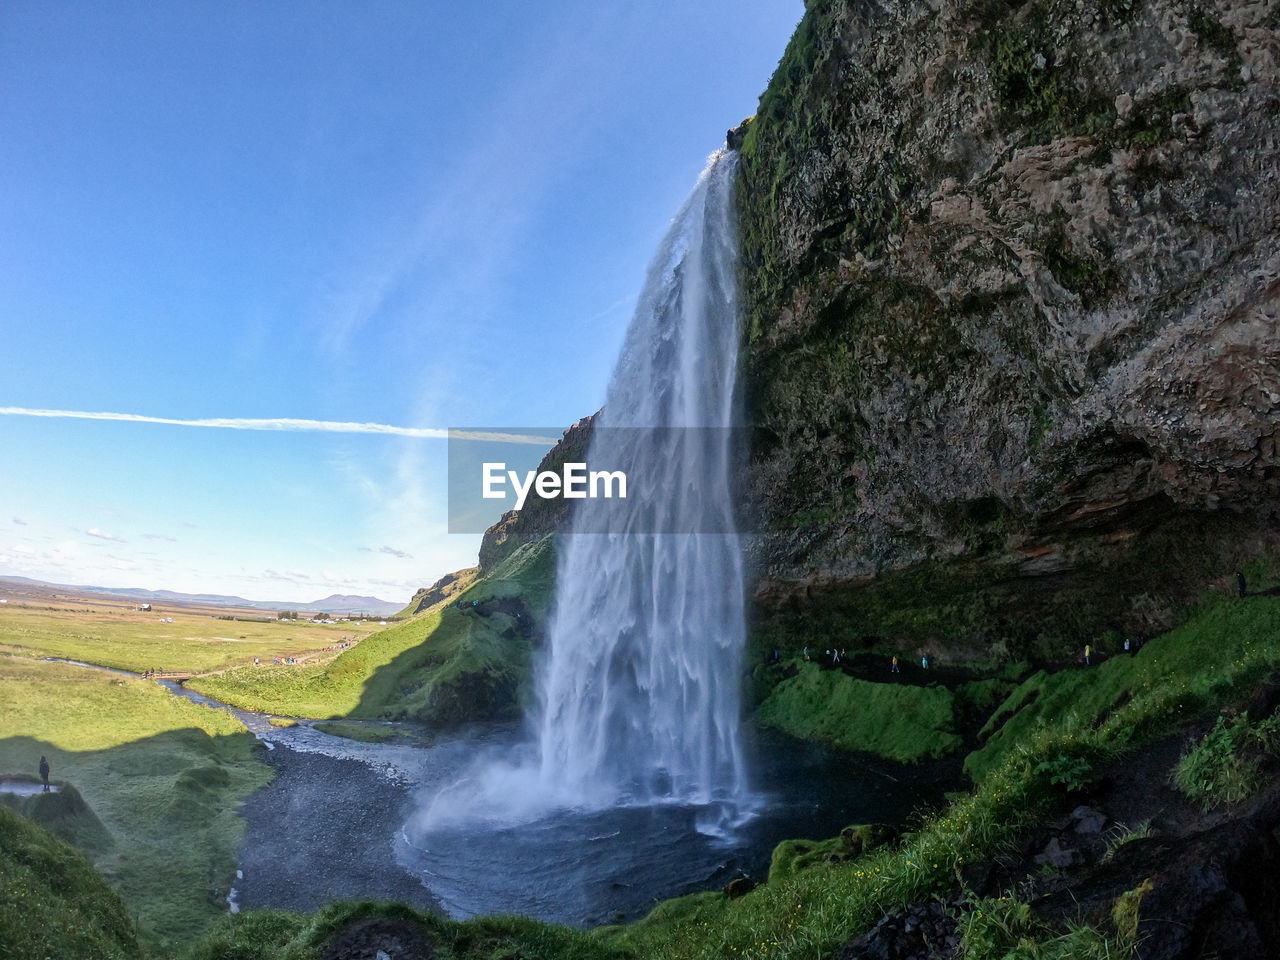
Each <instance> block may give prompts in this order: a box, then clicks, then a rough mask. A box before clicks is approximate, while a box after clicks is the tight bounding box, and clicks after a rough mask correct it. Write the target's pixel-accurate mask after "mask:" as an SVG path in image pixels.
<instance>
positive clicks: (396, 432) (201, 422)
mask: <svg viewBox="0 0 1280 960" xmlns="http://www.w3.org/2000/svg"><path fill="white" fill-rule="evenodd" d="M0 415H3V416H11V417H40V418H43V419H50V420H109V421H116V422H122V423H158V424H164V425H167V426H175V427H205V428H212V429H218V430H256V431H262V432H280V433H364V434H374V435H379V436H395V437H411V438H413V439H416V440H448V439H450V438H453V439H455V440H477V441H484V442H489V443H530V444H556V443H558V442H559V441H560V438H559V437H538V436H529V435H524V434H516V433H503V432H501V431H496V430H467V429H446V428H443V427H399V426H394V425H393V424H388V423H369V422H356V421H350V420H308V419H303V418H298V417H206V418H201V419H195V420H187V419H181V418H178V417H153V416H148V415H146V414H141V413H113V412H109V411H94V410H49V409H42V408H35V407H0Z"/></svg>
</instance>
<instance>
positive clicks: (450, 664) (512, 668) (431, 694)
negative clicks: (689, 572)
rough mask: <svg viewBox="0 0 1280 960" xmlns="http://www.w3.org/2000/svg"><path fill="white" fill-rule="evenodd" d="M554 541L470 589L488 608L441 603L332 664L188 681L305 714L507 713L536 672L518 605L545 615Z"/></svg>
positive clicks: (435, 717) (244, 703)
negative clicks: (517, 614) (482, 611)
mask: <svg viewBox="0 0 1280 960" xmlns="http://www.w3.org/2000/svg"><path fill="white" fill-rule="evenodd" d="M554 575H555V550H554V546H553V544H552V543H551V541H549V540H545V541H540V542H539V543H536V544H529V545H527V546H525V547H522V548H521V549H520V550H519V551H517V552H516V553H515V554H513V555H512V556H511V557H509V558H508V559H507V560H505V561H503V563H502V564H500V565H499V566H498V567H497V568H496V569H495V570H494V571H493V572H492V573H490V574H489V575H488V576H486V577H485V578H484V579H482V580H479V581H477V582H476V583H474V584H473V585H472V586H471V587H470V588H468V589H467V590H466V591H465V592H464V593H463V594H462V595H461V600H462V603H463V604H464V605H465V604H469V603H471V602H472V601H473V600H474V601H477V602H479V603H481V604H483V605H485V611H486V613H487V614H488V615H487V616H478V615H476V614H475V613H473V612H471V611H470V610H465V609H459V608H458V607H457V606H456V605H455V604H454V603H453V602H446V603H444V604H441V605H437V606H436V607H435V608H433V609H431V610H428V611H426V612H425V613H422V614H420V615H418V616H416V617H414V618H413V619H412V620H409V621H407V622H405V623H402V624H398V625H397V626H394V627H390V628H388V629H386V630H383V631H381V632H379V633H376V634H373V635H371V636H369V637H367V638H366V639H365V640H363V641H362V642H361V643H360V644H359V645H357V646H355V647H353V648H351V649H349V650H346V651H344V652H343V653H342V654H341V655H340V656H338V657H337V658H336V659H335V660H333V661H331V662H329V663H326V664H315V665H307V664H301V665H298V666H290V667H276V666H274V665H272V666H263V667H258V668H254V667H246V668H242V669H239V670H233V671H228V672H227V673H224V674H220V675H218V676H213V677H203V678H201V679H199V680H196V681H192V682H191V683H190V684H189V686H190V687H191V688H192V689H194V690H198V691H199V692H200V693H203V694H206V695H208V696H210V697H215V698H217V699H218V700H222V701H224V702H226V703H233V704H235V705H237V706H241V707H246V708H248V709H252V710H263V711H267V712H270V713H281V714H288V715H291V716H302V717H330V718H336V717H344V716H355V717H379V718H387V719H406V718H412V719H419V720H423V721H429V722H437V723H440V722H444V723H448V722H457V721H460V720H466V719H483V718H485V717H487V716H490V717H491V716H504V715H509V714H510V713H512V712H513V711H514V710H515V709H516V708H517V707H518V704H519V699H520V696H521V690H522V688H523V686H524V684H525V683H527V679H528V673H529V656H530V647H529V642H528V641H527V640H525V639H523V638H522V637H521V636H520V631H519V630H518V629H517V627H518V626H520V624H518V622H517V618H515V617H514V615H513V614H509V613H505V612H502V611H501V610H499V609H497V607H498V606H501V605H503V603H504V602H505V604H507V605H509V607H510V609H516V605H519V606H520V607H522V608H523V609H525V610H527V611H528V614H529V615H530V616H531V617H532V618H533V619H534V620H536V621H538V622H542V621H543V620H544V619H545V617H546V614H547V611H548V609H549V607H550V602H551V583H552V580H553V578H554Z"/></svg>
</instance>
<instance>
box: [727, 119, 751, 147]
mask: <svg viewBox="0 0 1280 960" xmlns="http://www.w3.org/2000/svg"><path fill="white" fill-rule="evenodd" d="M748 123H750V121H749V120H743V121H742V123H740V124H738V125H737V126H736V127H733V128H731V129H730V130H729V132H728V133H726V134H725V137H724V145H725V146H726V147H728V148H729V149H730V150H741V149H742V141H743V139H745V138H746V136H747V124H748Z"/></svg>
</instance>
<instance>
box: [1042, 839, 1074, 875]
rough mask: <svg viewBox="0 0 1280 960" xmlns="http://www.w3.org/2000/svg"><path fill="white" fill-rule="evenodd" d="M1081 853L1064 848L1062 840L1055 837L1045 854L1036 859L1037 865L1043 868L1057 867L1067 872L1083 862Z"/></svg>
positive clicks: (1046, 847)
mask: <svg viewBox="0 0 1280 960" xmlns="http://www.w3.org/2000/svg"><path fill="white" fill-rule="evenodd" d="M1081 859H1082V858H1081V856H1080V852H1079V851H1078V850H1075V849H1073V848H1071V847H1064V846H1063V845H1062V841H1061V839H1059V838H1058V837H1054V838H1053V839H1052V840H1050V841H1049V843H1048V844H1047V845H1046V846H1045V848H1044V852H1043V853H1040V854H1037V855H1036V857H1035V858H1034V861H1033V862H1035V863H1037V864H1040V865H1042V866H1050V867H1057V868H1058V869H1059V870H1065V869H1066V868H1067V867H1070V866H1072V865H1074V864H1076V863H1079V862H1080V860H1081Z"/></svg>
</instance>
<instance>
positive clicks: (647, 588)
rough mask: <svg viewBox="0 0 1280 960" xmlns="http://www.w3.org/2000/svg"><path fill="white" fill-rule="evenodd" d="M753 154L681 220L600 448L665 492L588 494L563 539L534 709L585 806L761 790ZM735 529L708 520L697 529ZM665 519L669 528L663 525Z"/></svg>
mask: <svg viewBox="0 0 1280 960" xmlns="http://www.w3.org/2000/svg"><path fill="white" fill-rule="evenodd" d="M736 164H737V154H736V153H734V152H731V151H728V150H720V151H719V152H717V153H716V154H714V155H713V156H712V157H711V159H710V161H709V163H708V165H707V168H706V169H705V170H704V171H703V173H702V176H701V177H700V179H699V181H698V184H697V187H696V188H695V189H694V191H693V193H692V195H691V196H690V197H689V199H688V200H687V201H686V202H685V204H684V206H683V207H682V208H681V209H680V212H679V213H678V214H677V215H676V217H675V219H674V220H673V221H672V225H671V229H670V231H669V232H668V233H667V235H666V237H665V238H664V240H663V241H662V245H661V246H660V247H659V249H658V253H657V255H656V256H655V258H654V260H653V263H652V265H651V266H650V268H649V273H648V278H647V281H646V283H645V287H644V290H643V292H642V294H641V296H640V300H639V303H638V305H637V308H636V313H635V316H634V318H633V319H632V321H631V326H630V328H629V330H628V332H627V336H626V340H625V343H624V346H623V349H622V354H621V356H620V358H619V360H618V364H617V367H616V369H615V370H614V373H613V378H612V380H611V382H610V385H609V389H608V394H607V397H606V400H605V405H604V410H603V411H602V413H601V414H600V415H599V416H598V417H597V421H596V426H595V431H594V436H593V440H592V445H591V448H590V450H589V452H588V457H587V459H588V462H592V461H596V460H600V461H604V462H606V463H609V464H610V465H611V466H612V465H616V464H619V463H630V464H634V465H635V466H636V468H637V469H638V470H647V471H653V470H654V468H655V465H657V466H659V467H660V478H659V479H658V480H657V481H656V489H655V490H654V491H652V492H653V493H655V494H656V495H655V496H643V497H631V498H629V499H626V500H619V501H616V502H613V503H610V504H607V505H603V506H601V507H600V508H599V509H606V510H608V511H610V512H611V515H610V522H609V524H608V526H609V531H610V532H606V533H597V532H590V531H591V530H594V529H597V528H596V527H594V526H590V524H592V523H595V522H598V516H597V517H596V518H595V519H594V520H589V519H587V517H586V514H585V513H584V512H583V510H584V509H585V507H584V506H583V505H582V504H581V503H580V504H579V512H578V513H577V514H576V515H575V516H574V518H573V519H572V521H571V526H570V531H571V532H570V534H569V535H568V536H565V537H563V538H562V539H561V546H560V557H559V561H558V563H559V566H558V572H557V586H556V589H557V594H556V602H555V607H554V614H553V618H552V621H551V624H550V627H549V649H548V652H547V656H546V659H545V661H544V662H543V664H542V666H541V671H540V676H539V689H540V698H541V705H540V713H539V714H538V716H537V718H536V720H535V730H536V735H537V742H538V746H539V749H540V760H541V772H540V780H541V787H542V790H543V791H544V794H546V795H555V796H557V797H558V798H560V799H561V800H562V801H565V802H568V803H570V804H572V805H574V806H588V807H591V806H608V805H612V804H616V803H651V802H664V801H677V802H688V803H709V802H713V801H720V800H729V799H733V798H736V797H739V796H741V795H742V794H744V793H745V790H746V783H745V771H744V765H743V760H742V749H741V745H740V743H739V736H738V728H739V723H740V716H739V710H740V703H739V685H740V673H741V671H740V662H741V652H742V647H743V641H744V635H745V621H744V612H743V604H744V596H743V594H744V585H743V565H742V555H741V550H740V546H739V539H738V535H737V533H736V532H734V529H735V528H734V526H733V504H734V489H733V482H732V480H733V478H732V466H733V459H732V454H733V452H734V451H733V443H732V436H733V431H732V429H731V428H733V427H735V426H736V425H737V423H738V420H739V410H738V407H739V399H738V396H737V390H736V375H737V365H738V338H739V318H738V310H737V275H736V269H737V241H736V233H735V229H736V218H735V216H734V211H733V193H734V179H735V177H734V172H735V168H736ZM708 530H717V531H727V532H714V533H711V532H694V531H708ZM655 531H663V532H655Z"/></svg>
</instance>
